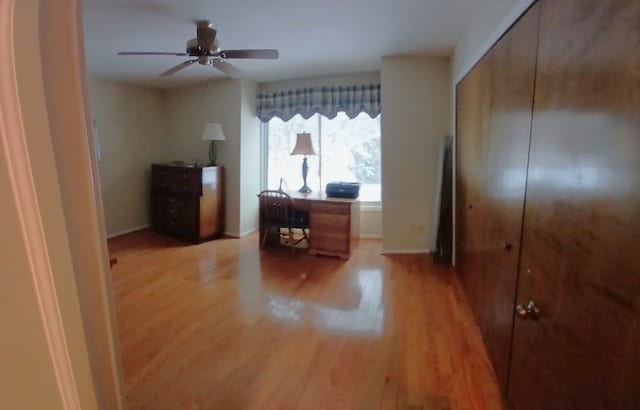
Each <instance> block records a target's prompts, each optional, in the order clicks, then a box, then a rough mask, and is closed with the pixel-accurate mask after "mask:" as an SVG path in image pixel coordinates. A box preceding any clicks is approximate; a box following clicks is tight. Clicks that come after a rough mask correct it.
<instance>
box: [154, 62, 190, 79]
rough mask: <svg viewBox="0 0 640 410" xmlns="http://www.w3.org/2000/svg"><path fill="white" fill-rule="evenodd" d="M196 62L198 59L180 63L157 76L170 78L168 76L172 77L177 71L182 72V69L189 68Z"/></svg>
mask: <svg viewBox="0 0 640 410" xmlns="http://www.w3.org/2000/svg"><path fill="white" fill-rule="evenodd" d="M197 61H198V59H195V60H188V61H185V62H184V63H180V64H178V65H177V66H175V67H172V68H170V69H168V70H167V71H165V72H164V73H162V74H160V75H159V76H160V77H167V76H170V75H174V74H175V73H177V72H178V71H180V70H182V69H183V68H187V67H189V66H190V65H191V64H193V63H195V62H197Z"/></svg>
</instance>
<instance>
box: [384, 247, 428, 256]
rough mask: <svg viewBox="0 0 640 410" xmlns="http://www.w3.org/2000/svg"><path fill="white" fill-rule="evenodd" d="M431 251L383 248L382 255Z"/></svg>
mask: <svg viewBox="0 0 640 410" xmlns="http://www.w3.org/2000/svg"><path fill="white" fill-rule="evenodd" d="M424 253H431V250H430V249H427V248H424V249H383V250H382V254H383V255H415V254H424Z"/></svg>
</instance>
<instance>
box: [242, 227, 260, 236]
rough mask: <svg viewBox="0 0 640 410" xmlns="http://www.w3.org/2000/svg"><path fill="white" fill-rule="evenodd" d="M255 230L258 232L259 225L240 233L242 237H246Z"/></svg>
mask: <svg viewBox="0 0 640 410" xmlns="http://www.w3.org/2000/svg"><path fill="white" fill-rule="evenodd" d="M254 232H258V227H257V226H255V227H253V228H251V229H248V230H246V231H244V232H241V233H240V238H244V237H245V236H248V235H251V234H252V233H254Z"/></svg>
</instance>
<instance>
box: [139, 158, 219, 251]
mask: <svg viewBox="0 0 640 410" xmlns="http://www.w3.org/2000/svg"><path fill="white" fill-rule="evenodd" d="M151 179H152V183H151V187H152V188H151V190H152V192H151V201H152V213H153V215H152V220H153V228H154V229H155V230H156V231H157V232H160V233H165V234H169V235H172V236H175V237H178V238H181V239H186V240H188V241H191V242H201V241H204V240H207V239H211V238H213V237H215V236H217V235H221V234H222V233H223V232H224V205H223V191H224V186H223V180H224V169H223V168H222V167H204V168H196V167H179V166H170V165H160V164H153V165H152V166H151Z"/></svg>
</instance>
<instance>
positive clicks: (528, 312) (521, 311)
mask: <svg viewBox="0 0 640 410" xmlns="http://www.w3.org/2000/svg"><path fill="white" fill-rule="evenodd" d="M516 314H517V315H518V317H519V318H520V319H532V320H538V318H540V309H539V308H538V307H537V306H536V304H535V302H534V301H533V300H530V301H529V302H528V303H527V304H526V305H518V306H516Z"/></svg>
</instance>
